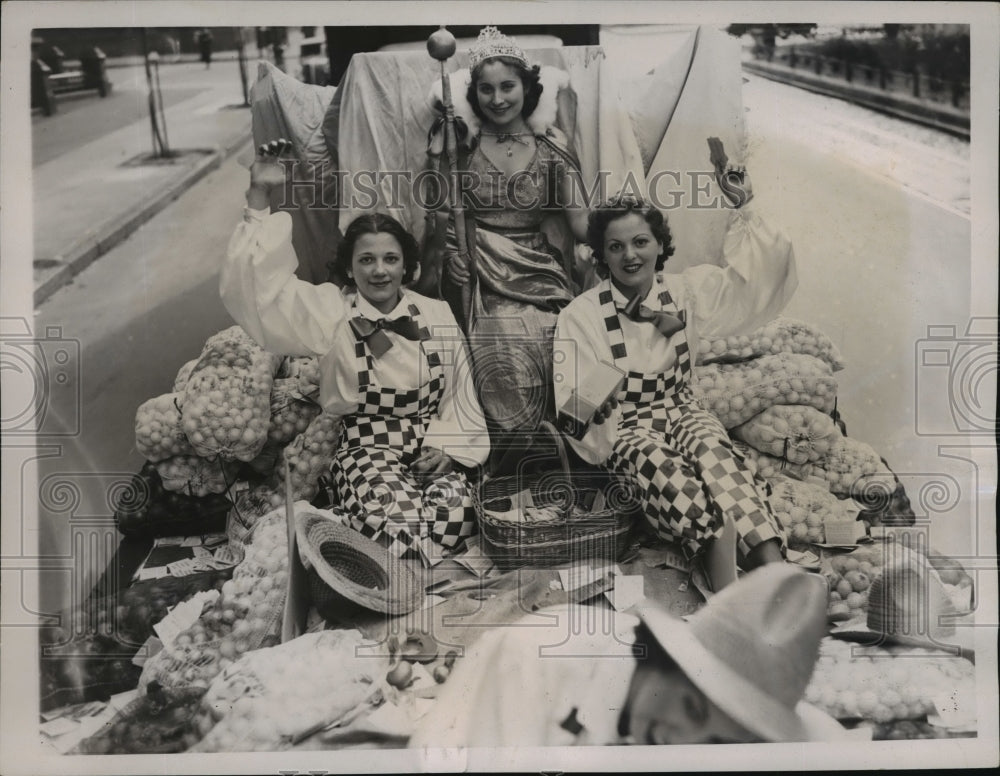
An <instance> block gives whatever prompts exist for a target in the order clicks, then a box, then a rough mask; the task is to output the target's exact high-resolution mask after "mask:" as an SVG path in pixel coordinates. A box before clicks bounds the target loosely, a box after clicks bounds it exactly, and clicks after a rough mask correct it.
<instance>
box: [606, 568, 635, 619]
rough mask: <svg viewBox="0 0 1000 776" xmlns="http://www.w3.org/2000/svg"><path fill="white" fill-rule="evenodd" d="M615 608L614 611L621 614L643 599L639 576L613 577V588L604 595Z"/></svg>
mask: <svg viewBox="0 0 1000 776" xmlns="http://www.w3.org/2000/svg"><path fill="white" fill-rule="evenodd" d="M604 595H605V596H607V599H608V600H609V601H610V602H611V605H612V606H613V607H614V608H615V611H618V612H623V611H625V610H626V609H628V608H630V607H632V606H635V604H637V603H639V602H640V601H641V600H642V599H643V598H644V597H645V592H644V590H643V578H642V575H641V574H635V575H630V576H624V577H622V576H618V577H615V586H614V588H613V589H612V590H610V591H608V592H607V593H605V594H604Z"/></svg>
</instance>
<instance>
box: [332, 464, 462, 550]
mask: <svg viewBox="0 0 1000 776" xmlns="http://www.w3.org/2000/svg"><path fill="white" fill-rule="evenodd" d="M333 477H334V483H335V485H336V487H337V492H338V494H339V496H340V501H341V504H342V505H343V507H344V509H345V510H346V512H347V514H348V516H349V519H350V523H351V526H352V527H353V528H354V529H355V530H357V531H359V532H360V533H362V534H364V535H365V536H367V537H368V538H370V539H374V540H376V541H379V542H381V543H382V544H385V545H386V546H387V547H388V548H389V550H390V552H392V553H393V554H394V555H396V556H398V557H402V556H404V555H406V554H407V553H409V552H411V551H412V552H416V553H417V554H418V555H419V554H420V540H421V539H423V538H425V537H427V536H430V538H431V539H433V540H434V541H436V542H438V543H439V544H441V545H443V546H445V547H455V546H456V545H458V544H459V542H460V541H461V540H463V539H465V538H466V537H467V536H471V535H472V533H473V531H474V530H475V526H476V518H475V512H474V510H473V508H472V500H471V498H470V495H469V488H468V483H467V482H466V480H465V477H464V475H462V474H460V473H458V472H453V473H451V474H446V475H444V476H442V477H438V478H437V479H435V480H433V481H432V482H430V483H429V484H427V485H426V486H425V487H424V488H423V490H421V488H420V486H418V485H417V484H416V482H415V481H414V480H413V478H412V477H411V476H410V474H409V473H408V472H407V471H406V470H405V467H404V466H403V464H402V462H401V461H400V460H399V456H398V455H397V454H396V453H394V452H393V451H390V450H381V449H378V448H375V449H365V448H352V449H349V450H342V451H341V452H339V453H338V454H337V463H336V465H335V466H334V471H333ZM438 506H443V507H445V510H447V511H445V510H440V515H439V510H438V509H437V507H438Z"/></svg>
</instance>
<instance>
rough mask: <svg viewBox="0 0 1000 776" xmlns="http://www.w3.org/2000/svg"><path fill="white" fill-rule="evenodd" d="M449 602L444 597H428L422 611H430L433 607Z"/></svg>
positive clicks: (425, 598)
mask: <svg viewBox="0 0 1000 776" xmlns="http://www.w3.org/2000/svg"><path fill="white" fill-rule="evenodd" d="M445 600H447V599H446V598H445V597H444V596H443V595H428V596H424V605H423V606H421V607H420V608H421V609H430V608H431V607H434V606H437V605H438V604H439V603H441V602H442V601H445Z"/></svg>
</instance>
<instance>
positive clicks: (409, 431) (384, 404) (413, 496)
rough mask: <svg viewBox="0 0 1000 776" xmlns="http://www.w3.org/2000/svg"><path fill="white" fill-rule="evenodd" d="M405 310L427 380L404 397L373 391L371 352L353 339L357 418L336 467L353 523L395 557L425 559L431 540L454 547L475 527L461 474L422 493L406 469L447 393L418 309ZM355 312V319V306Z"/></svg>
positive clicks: (347, 429) (347, 428) (350, 422)
mask: <svg viewBox="0 0 1000 776" xmlns="http://www.w3.org/2000/svg"><path fill="white" fill-rule="evenodd" d="M409 311H410V315H411V316H412V317H413V319H414V320H415V321H416V323H417V325H418V326H419V327H420V340H421V346H420V349H421V351H422V352H423V353H424V354H425V356H426V358H427V366H428V367H429V369H428V379H427V380H426V381H425V382H424V383H423V384H422V385H421V386H420V387H419V388H416V389H413V390H409V391H401V390H397V389H395V388H387V387H380V386H378V385H377V384H376V383H375V379H374V359H373V357H372V354H371V351H370V350H369V348H368V346H367V344H366V343H365V342H364V340H361V339H358V340H357V342H356V343H355V346H354V353H355V357H356V359H357V363H358V389H359V392H360V394H361V401H360V403H359V405H358V411H357V413H355V414H354V415H351V416H349V417H346V418H344V426H343V431H342V436H341V444H340V449H339V450H338V451H337V455H336V463H335V465H334V467H333V477H334V484H335V485H336V488H337V492H338V494H339V496H340V503H341V505H342V506H343V508H344V509H345V510H346V511H347V512H348V515H349V518H350V522H351V525H352V526H353V527H354V528H355V529H356V530H358V531H360V532H361V533H362V534H364V535H365V536H368V537H370V538H372V539H376V540H378V541H379V542H381V543H383V544H385V545H386V546H387V547H388V548H389V550H390V551H391V552H392V553H393V554H395V555H397V556H400V557H401V556H403V555H405V554H407V553H408V552H411V551H413V552H417V553H418V554H421V555H422V554H423V553H425V552H426V551H427V550H428V549H429V548H427V547H426V546H425V545H426V539H427V538H428V537H429V538H430V539H432V540H433V541H435V542H437V543H438V544H441V545H443V546H444V547H448V548H453V547H456V546H457V545H458V544H459V543H460V542H461V541H462V540H463V539H465V538H466V537H467V536H471V535H472V533H473V532H474V530H475V527H476V517H475V512H474V511H473V508H472V500H471V498H470V496H469V484H468V481H467V480H466V478H465V475H464V474H462V473H461V472H451V473H448V474H443V475H441V476H440V477H438V478H436V479H434V480H432V481H431V482H429V483H427V484H426V485H424V486H422V487H421V486H420V485H419V484H417V482H416V481H415V480H414V478H413V476H412V475H411V474H410V473H409V471H408V468H407V467H408V466H409V464H410V463H411V462H412V461H413V460H414V459H415V458H416V457H417V456H418V455H419V454H420V447H421V444H422V443H423V439H424V431H425V428H426V425H425V424H426V423H427V421H428V420H430V419H431V418H432V417H433V416H434V414H435V413H436V412H437V409H438V404H439V403H440V401H441V396H442V394H443V393H444V387H445V385H444V369H443V368H442V366H441V359H440V356H439V354H438V353H435V352H428V351H427V350H426V349H425V348H424V346H423V342H425V341H426V340H428V339H430V333H429V332H428V330H427V328H426V326H425V325H424V322H423V319H422V318H421V316H420V310H419V309H418V308H417V306H416V305H412V304H411V305H410V308H409ZM352 312H353V313H354V314H357V310H356V307H355V309H354V310H352Z"/></svg>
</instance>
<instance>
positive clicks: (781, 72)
mask: <svg viewBox="0 0 1000 776" xmlns="http://www.w3.org/2000/svg"><path fill="white" fill-rule="evenodd" d="M743 69H744V70H746V71H748V72H750V73H753V74H754V75H759V76H761V77H762V78H767V79H769V80H771V81H777V82H779V83H783V84H788V85H789V86H795V87H798V88H800V89H805V90H807V91H810V92H815V93H816V94H822V95H825V96H827V97H835V98H837V99H840V100H847V101H848V102H852V103H854V104H856V105H861V106H862V107H865V108H869V109H871V110H875V111H878V112H880V113H885V114H887V115H889V116H895V117H896V118H900V119H904V120H906V121H912V122H914V123H916V124H922V125H923V126H926V127H930V128H931V129H936V130H939V131H941V132H947V133H948V134H949V135H954V136H956V137H960V138H962V139H963V140H968V139H969V137H970V125H969V117H968V116H963V115H958V114H953V113H950V112H948V111H946V110H941V109H939V108H937V107H936V106H934V105H932V104H923V103H917V102H911V101H907V100H902V99H899V98H897V97H894V96H892V95H890V94H882V93H878V92H875V93H869V92H868V91H867V90H862V89H858V88H854V87H852V86H850V85H848V84H840V83H831V82H828V81H825V80H821V79H819V78H815V77H812V76H809V75H806V74H804V73H801V72H796V71H789V70H785V69H778V68H775V67H773V66H768V65H765V64H762V63H760V62H755V61H753V60H750V61H744V62H743Z"/></svg>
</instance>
